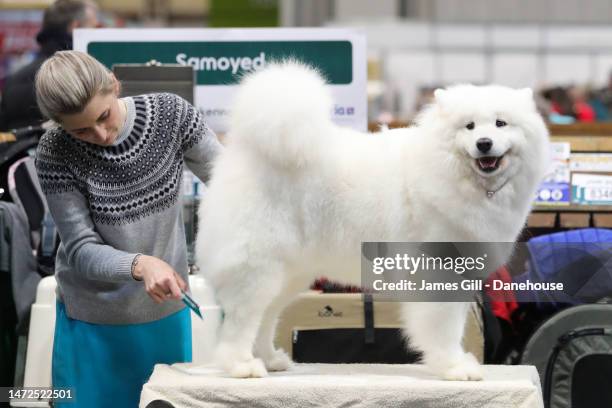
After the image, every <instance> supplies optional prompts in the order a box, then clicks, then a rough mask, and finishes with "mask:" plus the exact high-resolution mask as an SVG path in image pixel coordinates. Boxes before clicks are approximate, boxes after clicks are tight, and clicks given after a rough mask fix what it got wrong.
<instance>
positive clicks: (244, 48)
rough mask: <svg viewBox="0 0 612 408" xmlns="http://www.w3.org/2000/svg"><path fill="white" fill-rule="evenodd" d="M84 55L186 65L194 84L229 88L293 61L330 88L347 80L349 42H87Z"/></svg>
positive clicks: (350, 67) (104, 60)
mask: <svg viewBox="0 0 612 408" xmlns="http://www.w3.org/2000/svg"><path fill="white" fill-rule="evenodd" d="M87 53H89V54H90V55H92V56H94V57H95V58H97V59H98V60H99V61H100V62H102V63H103V64H104V65H106V66H107V67H108V68H111V67H112V65H113V64H140V63H146V62H149V61H150V60H153V59H154V60H157V61H159V62H161V63H162V64H177V63H178V64H182V65H191V66H193V67H194V69H195V70H196V74H197V75H196V77H197V84H198V85H231V84H235V83H237V82H238V81H239V80H240V77H241V75H242V74H244V73H246V72H249V71H251V70H253V69H257V68H260V67H262V66H264V65H265V64H268V63H270V62H274V61H279V60H283V59H286V58H293V59H297V60H299V61H303V62H305V63H308V64H310V65H312V66H315V67H317V68H318V69H319V70H320V71H321V72H322V73H323V74H324V75H325V77H326V79H327V81H328V82H329V83H330V84H334V85H346V84H350V83H351V82H352V80H353V64H352V61H353V48H352V45H351V42H350V41H252V42H245V41H214V42H212V41H211V42H145V41H139V42H119V41H117V42H95V41H94V42H90V43H89V44H88V45H87Z"/></svg>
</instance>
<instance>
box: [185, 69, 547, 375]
mask: <svg viewBox="0 0 612 408" xmlns="http://www.w3.org/2000/svg"><path fill="white" fill-rule="evenodd" d="M331 110H332V99H331V97H330V94H329V91H328V88H326V86H325V81H324V80H323V79H322V77H321V76H320V75H319V74H318V73H317V72H316V71H315V70H313V69H311V68H309V67H306V66H304V65H301V64H299V63H296V62H288V63H283V64H275V65H270V66H269V67H267V68H265V69H263V70H260V71H258V72H256V73H253V74H251V75H249V76H247V77H246V78H245V79H244V80H243V81H242V84H241V85H240V88H239V90H238V93H237V96H236V100H235V104H234V107H233V110H232V114H231V121H230V127H229V132H228V133H227V143H226V149H225V150H224V152H223V153H222V154H221V155H220V156H219V157H218V158H217V160H216V162H215V164H214V168H213V177H212V180H211V182H210V184H209V189H208V191H207V192H206V194H205V197H204V200H203V203H202V206H201V208H200V210H199V211H200V212H199V232H198V238H197V242H196V257H197V263H198V266H199V267H200V269H201V271H202V273H203V274H204V275H205V276H206V278H207V279H208V280H209V282H210V283H211V284H212V286H213V287H214V289H215V291H216V298H217V301H218V302H219V304H220V306H221V307H222V308H223V310H224V313H225V318H224V321H223V323H222V326H221V328H220V332H219V344H218V346H217V350H216V359H217V361H218V362H219V363H220V364H221V365H222V366H223V367H224V369H226V370H227V371H228V372H229V373H230V375H232V376H234V377H262V376H265V375H266V374H267V371H278V370H286V369H287V368H288V367H289V366H290V364H291V359H290V358H289V357H288V356H287V354H286V353H285V352H284V351H283V350H279V349H275V347H274V344H273V339H274V331H275V326H276V321H277V318H278V316H279V313H280V312H281V311H282V310H283V308H284V307H285V306H286V305H287V304H288V303H290V302H291V301H292V300H293V299H294V298H295V296H296V295H297V294H298V293H299V292H301V291H304V290H305V289H307V288H308V286H309V284H310V283H311V282H312V281H313V280H314V279H315V278H316V277H318V276H322V275H324V276H326V277H329V278H331V279H335V280H338V281H342V282H347V283H352V284H360V276H361V274H360V249H361V242H362V241H411V242H426V241H429V242H439V241H446V242H451V241H452V242H460V241H479V242H512V241H514V240H515V239H516V238H517V236H518V234H519V232H520V231H521V229H522V228H523V226H524V223H525V220H526V217H527V215H528V214H529V211H530V207H531V203H532V200H533V199H534V196H535V192H536V187H537V186H538V183H539V181H540V180H541V178H542V177H543V175H544V174H545V171H546V168H547V166H548V152H549V141H548V132H547V129H546V126H545V124H544V123H543V121H542V119H541V117H540V115H539V114H538V112H537V111H536V107H535V103H534V100H533V95H532V92H531V90H530V89H521V90H514V89H510V88H506V87H502V86H472V85H458V86H454V87H451V88H448V89H446V90H444V89H438V90H437V91H436V92H435V101H434V103H433V104H432V105H431V106H429V107H428V108H426V109H425V110H424V111H423V112H421V114H420V115H419V116H418V119H417V121H416V124H415V125H414V126H412V127H409V128H405V129H395V130H390V131H383V132H381V133H376V134H366V133H360V132H357V131H355V130H351V129H347V128H343V127H339V126H337V125H335V124H334V123H332V121H331V120H330V113H331ZM468 308H469V304H467V303H404V304H403V305H402V316H401V318H402V321H403V327H404V331H405V334H406V335H407V336H408V337H409V339H410V343H411V345H412V346H413V347H415V348H416V349H419V350H421V351H422V352H423V362H424V363H425V364H426V365H427V366H428V367H429V368H430V369H431V370H432V371H433V372H434V373H436V374H437V375H439V376H441V377H442V378H445V379H450V380H478V379H481V378H482V371H481V367H480V365H479V364H478V362H477V360H476V359H475V358H474V356H473V355H471V354H469V353H466V352H464V350H463V348H462V345H461V341H462V336H463V329H464V324H465V321H466V317H467V311H468Z"/></svg>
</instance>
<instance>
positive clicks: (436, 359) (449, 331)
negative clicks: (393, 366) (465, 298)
mask: <svg viewBox="0 0 612 408" xmlns="http://www.w3.org/2000/svg"><path fill="white" fill-rule="evenodd" d="M469 308H470V304H469V303H450V302H449V303H433V302H432V303H404V304H403V305H402V320H403V322H404V329H405V334H406V335H407V336H408V337H409V339H410V345H412V346H414V347H416V348H417V349H419V350H421V351H422V352H423V362H424V363H425V365H427V366H428V367H429V368H430V369H431V370H432V371H433V372H434V373H436V374H437V375H439V376H441V377H442V378H444V379H447V380H464V381H465V380H481V379H482V367H481V366H480V364H478V361H477V360H476V358H475V357H474V356H473V355H472V354H470V353H466V352H465V351H463V347H462V345H461V341H462V339H463V332H464V328H465V322H466V320H467V316H468V312H469Z"/></svg>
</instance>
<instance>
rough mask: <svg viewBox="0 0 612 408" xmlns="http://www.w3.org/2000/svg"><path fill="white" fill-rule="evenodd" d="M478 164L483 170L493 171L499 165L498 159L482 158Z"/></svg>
mask: <svg viewBox="0 0 612 408" xmlns="http://www.w3.org/2000/svg"><path fill="white" fill-rule="evenodd" d="M478 163H479V164H480V167H482V168H483V169H493V168H495V166H496V165H497V157H481V158H480V159H478Z"/></svg>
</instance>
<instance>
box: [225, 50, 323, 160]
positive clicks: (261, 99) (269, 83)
mask: <svg viewBox="0 0 612 408" xmlns="http://www.w3.org/2000/svg"><path fill="white" fill-rule="evenodd" d="M331 109H332V98H331V95H330V93H329V90H328V89H327V87H326V86H325V81H324V79H323V78H322V77H321V75H320V74H319V73H318V72H317V71H316V70H315V69H313V68H310V67H308V66H305V65H303V64H300V63H297V62H294V61H290V62H284V63H277V64H271V65H269V66H267V67H266V68H264V69H262V70H259V71H257V72H254V73H252V74H250V75H248V76H246V77H245V78H244V80H243V81H242V83H241V85H240V88H239V90H238V92H237V95H236V99H235V104H234V106H233V108H232V112H231V117H230V128H229V133H228V137H229V141H230V143H238V144H240V145H242V146H245V147H248V148H250V149H253V150H255V151H257V152H258V153H260V154H262V155H264V156H265V159H267V160H271V161H272V162H273V163H276V164H279V165H283V166H297V167H300V166H302V165H304V164H306V163H307V162H308V161H309V159H310V158H312V157H313V155H314V154H316V152H315V150H317V149H321V148H322V147H323V146H324V145H323V144H324V143H325V137H326V136H327V137H329V134H330V132H329V129H330V127H331V126H333V125H332V122H331V118H330V116H331Z"/></svg>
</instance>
